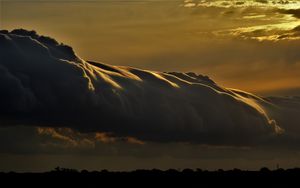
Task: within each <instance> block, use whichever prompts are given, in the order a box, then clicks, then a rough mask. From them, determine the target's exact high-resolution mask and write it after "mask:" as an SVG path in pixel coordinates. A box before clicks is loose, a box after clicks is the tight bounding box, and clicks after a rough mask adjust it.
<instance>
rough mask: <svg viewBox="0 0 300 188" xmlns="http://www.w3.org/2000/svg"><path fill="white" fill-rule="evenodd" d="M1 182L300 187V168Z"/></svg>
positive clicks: (15, 176)
mask: <svg viewBox="0 0 300 188" xmlns="http://www.w3.org/2000/svg"><path fill="white" fill-rule="evenodd" d="M0 181H1V182H2V184H3V183H5V184H6V185H10V186H9V187H12V186H14V185H18V184H19V185H20V184H21V185H22V186H28V185H29V186H30V187H33V186H34V187H47V186H51V187H53V186H58V187H61V186H67V187H71V186H72V187H73V186H81V187H106V186H109V187H115V186H120V185H121V186H122V187H128V186H130V187H132V186H138V187H147V186H151V187H154V186H155V187H161V186H162V185H163V186H164V187H171V186H172V187H174V186H180V187H212V186H218V187H221V186H222V187H227V186H229V187H232V186H234V187H254V186H255V187H261V186H264V187H284V188H285V187H299V186H300V168H294V169H286V170H284V169H277V170H273V171H271V170H269V169H267V168H262V169H261V170H260V171H242V170H239V169H234V170H228V171H224V170H218V171H203V170H201V169H197V170H191V169H185V170H182V171H177V170H172V169H170V170H166V171H161V170H156V169H154V170H135V171H132V172H109V171H107V170H102V171H90V172H89V171H86V170H82V171H77V170H74V169H65V168H56V169H55V170H53V171H50V172H44V173H15V172H8V173H0Z"/></svg>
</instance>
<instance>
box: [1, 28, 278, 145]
mask: <svg viewBox="0 0 300 188" xmlns="http://www.w3.org/2000/svg"><path fill="white" fill-rule="evenodd" d="M0 42H1V46H0V57H1V64H0V67H1V69H0V70H1V71H2V74H1V77H0V83H1V84H0V87H1V91H4V92H1V94H0V103H1V104H3V105H1V109H0V117H1V125H2V126H12V125H20V124H22V125H27V126H39V127H53V128H55V127H67V128H71V129H74V130H76V131H78V132H81V133H83V134H85V133H96V132H104V133H108V134H109V135H111V136H112V137H116V138H127V140H128V141H129V142H133V143H140V144H142V143H144V142H190V143H200V144H212V145H253V144H258V143H261V142H267V140H273V139H274V138H277V137H278V135H280V134H281V133H283V129H282V128H280V126H283V128H284V125H280V124H279V125H277V124H276V121H275V120H276V117H272V118H270V116H269V114H268V113H269V112H268V111H266V110H265V109H266V107H268V108H270V109H272V108H273V107H272V106H273V105H272V104H271V103H270V102H268V101H266V100H264V99H262V98H259V97H256V96H254V95H251V94H248V93H246V92H242V91H238V90H232V89H226V88H223V87H221V86H219V85H217V84H216V83H215V82H214V81H212V80H211V79H209V78H208V77H206V76H202V75H196V74H193V73H162V72H154V71H148V70H141V69H136V68H132V67H121V66H119V67H118V66H111V65H107V64H103V63H96V62H90V61H89V62H88V61H85V60H83V59H81V58H79V57H78V56H76V54H75V53H74V51H73V50H72V48H71V47H68V46H66V45H63V44H59V43H58V42H56V41H55V40H54V39H51V38H49V37H44V36H39V35H37V34H36V33H35V32H32V31H31V32H30V31H26V30H14V31H12V32H8V31H1V35H0ZM274 119H275V120H274ZM42 133H44V132H43V131H42ZM52 133H53V132H52ZM52 135H53V136H55V135H56V134H52ZM104 136H105V135H104ZM56 137H57V138H60V139H65V140H68V139H67V138H66V137H62V136H58V135H56ZM100 137H101V139H103V138H104V137H103V135H102V136H100ZM100 137H99V138H100ZM70 143H72V142H70Z"/></svg>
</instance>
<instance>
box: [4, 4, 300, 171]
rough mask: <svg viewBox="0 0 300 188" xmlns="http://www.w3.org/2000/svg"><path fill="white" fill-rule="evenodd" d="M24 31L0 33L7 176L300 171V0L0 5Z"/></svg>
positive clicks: (10, 24)
mask: <svg viewBox="0 0 300 188" xmlns="http://www.w3.org/2000/svg"><path fill="white" fill-rule="evenodd" d="M20 28H23V29H26V30H34V31H36V33H37V34H36V33H34V34H32V33H31V34H28V33H26V32H25V34H24V31H18V32H16V33H17V34H16V33H8V32H6V31H5V32H4V31H3V32H2V33H0V34H1V35H0V57H1V58H3V59H0V61H1V62H0V73H1V75H0V92H1V91H7V92H1V94H0V106H4V107H1V108H0V171H10V170H16V171H45V170H49V169H52V168H54V167H56V166H62V167H68V168H78V169H89V170H99V169H100V170H101V169H104V168H107V169H110V170H133V169H137V168H149V169H152V168H161V169H168V168H175V169H180V168H203V169H211V170H215V169H218V168H224V169H230V168H243V169H258V168H260V167H262V166H267V167H270V168H275V167H276V166H277V165H278V164H279V165H280V167H286V168H288V167H295V166H299V165H300V160H299V157H300V145H299V144H298V143H300V128H299V123H300V118H299V117H300V116H299V114H300V98H299V96H300V53H299V49H300V0H244V1H242V0H87V1H84V0H76V1H73V0H53V1H50V0H30V1H27V0H0V30H8V31H12V30H14V29H20ZM18 35H19V36H18ZM40 35H43V36H49V37H51V38H53V39H55V40H56V41H58V42H62V43H63V44H66V45H68V46H70V47H72V48H73V50H74V52H75V53H76V54H73V51H72V50H70V49H69V48H68V47H66V46H64V45H60V44H56V43H55V42H53V41H52V40H50V39H48V40H49V41H50V42H49V41H47V40H46V42H45V41H42V40H43V39H41V37H40ZM24 36H25V37H24ZM26 36H27V38H26ZM28 36H31V37H32V39H34V40H31V39H28ZM23 38H26V41H25V39H24V41H22V40H23ZM41 41H42V42H41ZM1 42H3V44H1ZM53 43H54V44H53ZM4 44H5V45H7V46H4ZM52 45H54V47H53V46H52ZM36 46H38V47H36ZM10 47H11V48H10ZM56 48H57V49H56ZM11 49H16V50H15V51H13V52H12V51H10V50H11ZM37 49H38V50H37ZM53 49H54V50H53ZM1 50H3V51H2V53H1ZM4 50H7V51H5V52H4ZM43 50H44V51H47V52H49V54H51V53H53V54H55V53H57V54H58V55H57V54H55V55H57V56H55V55H53V54H52V55H53V56H51V57H50V56H49V57H50V58H49V57H48V56H46V55H45V54H46V53H43V52H44V51H43ZM60 50H61V51H62V52H60ZM64 50H65V51H64ZM6 52H7V53H6ZM25 52H26V53H28V54H26V53H25ZM60 53H61V54H60ZM24 54H25V55H24ZM62 54H63V55H62ZM23 55H24V57H26V58H28V61H27V60H26V61H25V60H24V62H25V63H23V59H20V58H19V57H23ZM35 55H36V57H35ZM60 55H61V56H60ZM54 56H55V57H54ZM14 58H15V59H14ZM42 58H45V59H43V60H44V62H46V63H45V64H38V63H36V60H38V61H37V62H40V60H41V59H42ZM88 61H93V62H99V63H105V64H100V65H99V64H98V65H97V63H91V62H88ZM20 62H21V63H20ZM28 62H29V63H28ZM44 62H43V63H44ZM49 62H50V63H49ZM74 62H75V63H74ZM35 63H36V64H35ZM47 63H49V64H51V63H53V66H52V65H51V66H50V65H48V64H47ZM106 64H107V65H106ZM110 65H116V66H110ZM131 67H133V68H131ZM148 70H149V71H148ZM150 70H151V71H157V72H150ZM51 71H53V72H51ZM161 72H181V73H172V74H171V73H170V74H164V73H161ZM189 72H193V73H196V74H195V75H194V74H183V73H189ZM201 75H206V76H208V77H209V78H207V77H204V76H201ZM215 83H216V84H215ZM235 89H238V90H235ZM97 92H98V93H97ZM248 92H250V93H252V94H250V93H248ZM3 93H4V94H3ZM99 93H100V94H99ZM103 93H104V94H103ZM163 95H165V96H163ZM285 96H289V97H285ZM297 96H298V97H297ZM272 97H273V98H272ZM61 101H63V102H61ZM52 102H53V103H52ZM3 104H4V105H3ZM104 107H105V110H104ZM49 109H50V110H49ZM53 109H54V110H53ZM51 110H53V111H51ZM56 110H57V111H56ZM54 111H55V113H54ZM44 112H49V114H43V113H44ZM7 114H8V115H7ZM53 114H55V115H57V116H55V117H54V116H53ZM73 116H74V118H73ZM36 117H38V118H36ZM71 117H72V118H71ZM128 117H129V118H128ZM14 118H15V119H14ZM122 118H123V119H122ZM127 118H128V119H127ZM130 118H131V119H130ZM127 120H128V122H127ZM106 122H109V124H105V123H106ZM141 122H142V124H143V126H141V127H139V126H137V127H136V125H140V124H139V123H141ZM55 123H58V124H55ZM98 124H99V125H98ZM103 124H105V125H103ZM61 125H62V126H61ZM198 125H199V126H198ZM167 133H169V134H167Z"/></svg>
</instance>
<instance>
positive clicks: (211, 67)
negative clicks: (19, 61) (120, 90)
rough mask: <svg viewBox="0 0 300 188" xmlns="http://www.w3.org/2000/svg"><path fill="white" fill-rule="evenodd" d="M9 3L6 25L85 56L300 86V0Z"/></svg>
mask: <svg viewBox="0 0 300 188" xmlns="http://www.w3.org/2000/svg"><path fill="white" fill-rule="evenodd" d="M1 7H2V8H1V22H0V24H1V28H5V29H15V28H25V29H29V30H30V29H34V30H36V31H37V32H39V33H43V35H49V36H52V37H54V38H55V39H57V40H58V41H62V42H63V43H66V44H69V45H70V46H72V47H73V48H74V49H75V51H76V52H77V54H78V55H79V56H81V57H83V58H84V59H88V60H94V61H100V62H105V63H108V64H113V65H126V66H134V67H139V68H144V69H150V70H159V71H184V72H197V73H201V74H205V75H208V76H210V77H211V78H213V79H214V80H216V81H217V82H218V83H220V84H223V85H225V86H227V87H232V88H239V89H243V90H246V91H250V92H255V93H260V94H265V93H267V94H278V93H284V94H289V93H292V94H295V93H299V87H300V71H299V70H300V65H299V59H300V55H298V54H299V53H297V52H298V49H299V45H300V44H299V40H300V35H299V34H300V33H299V31H300V29H299V27H297V26H299V25H300V20H299V17H300V11H299V8H300V2H299V1H287V0H278V1H277V0H275V1H268V0H247V1H226V0H212V1H205V0H186V1H183V0H142V1H141V0H132V1H126V0H94V1H68V0H65V1H60V0H56V1H43V0H35V1H15V0H6V1H1Z"/></svg>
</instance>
